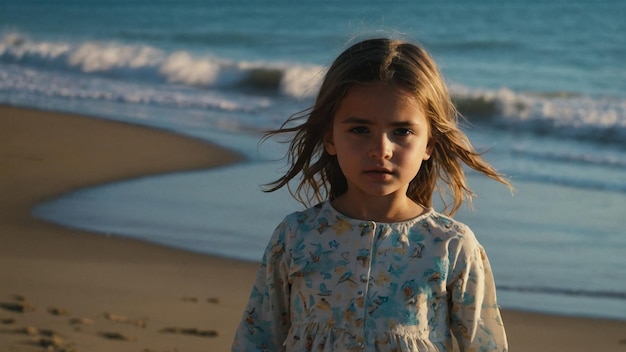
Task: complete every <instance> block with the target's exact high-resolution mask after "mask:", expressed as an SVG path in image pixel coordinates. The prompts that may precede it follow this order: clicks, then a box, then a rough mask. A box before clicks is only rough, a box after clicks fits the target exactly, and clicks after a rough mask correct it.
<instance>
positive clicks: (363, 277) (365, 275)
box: [357, 222, 377, 350]
mask: <svg viewBox="0 0 626 352" xmlns="http://www.w3.org/2000/svg"><path fill="white" fill-rule="evenodd" d="M360 227H361V248H362V249H367V253H368V254H367V257H365V258H360V259H361V260H363V262H364V263H367V265H366V266H364V267H363V268H362V269H361V270H364V272H361V273H360V274H359V276H358V277H359V280H360V282H361V285H360V286H361V293H362V294H361V296H362V297H364V302H363V311H362V314H363V315H362V317H363V323H362V325H361V331H360V332H359V336H358V338H357V340H358V341H359V342H358V343H357V347H358V348H359V349H361V350H363V349H364V348H365V326H366V324H365V321H366V320H367V309H366V307H367V299H368V289H369V278H370V271H371V268H372V261H371V259H372V251H373V250H374V239H375V234H376V231H377V229H376V223H375V222H364V223H361V224H360Z"/></svg>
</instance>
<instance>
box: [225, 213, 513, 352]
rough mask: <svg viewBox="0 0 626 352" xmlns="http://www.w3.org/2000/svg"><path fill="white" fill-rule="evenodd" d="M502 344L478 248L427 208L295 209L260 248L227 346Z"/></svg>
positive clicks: (465, 347) (459, 227) (443, 347)
mask: <svg viewBox="0 0 626 352" xmlns="http://www.w3.org/2000/svg"><path fill="white" fill-rule="evenodd" d="M453 335H454V336H455V337H456V340H457V342H458V345H459V347H460V348H461V350H462V351H506V350H507V341H506V335H505V331H504V327H503V324H502V320H501V317H500V311H499V308H498V305H497V303H496V295H495V285H494V281H493V275H492V273H491V268H490V265H489V261H488V259H487V256H486V254H485V251H484V249H483V247H482V246H481V245H480V244H479V243H478V241H477V240H476V237H475V236H474V234H473V233H472V231H471V230H470V229H469V228H468V227H467V226H465V225H464V224H462V223H460V222H457V221H455V220H453V219H451V218H449V217H446V216H443V215H441V214H439V213H436V212H434V211H433V210H428V211H427V212H426V213H425V214H423V215H421V216H419V217H417V218H415V219H412V220H408V221H404V222H398V223H391V224H387V223H377V222H372V221H362V220H356V219H352V218H349V217H346V216H345V215H343V214H341V213H339V212H338V211H336V210H335V209H334V208H333V207H332V205H331V204H330V203H329V202H324V203H320V204H318V205H316V206H314V207H312V208H309V209H307V210H305V211H303V212H297V213H293V214H291V215H289V216H287V217H286V218H285V220H284V221H283V222H281V224H280V225H279V226H278V227H277V229H276V231H275V232H274V234H273V235H272V238H271V240H270V242H269V244H268V247H267V250H266V251H265V254H264V257H263V261H262V264H261V267H260V269H259V271H258V275H257V279H256V283H255V284H254V287H253V289H252V293H251V296H250V301H249V303H248V305H247V307H246V309H245V312H244V314H243V318H242V321H241V323H240V326H239V328H238V330H237V331H236V336H235V341H234V343H233V348H232V350H233V351H283V350H285V351H362V350H366V351H451V350H452V346H453V341H452V338H453V337H452V336H453Z"/></svg>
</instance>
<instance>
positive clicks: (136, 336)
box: [0, 106, 626, 352]
mask: <svg viewBox="0 0 626 352" xmlns="http://www.w3.org/2000/svg"><path fill="white" fill-rule="evenodd" d="M242 160H243V158H242V156H241V155H238V154H236V153H233V152H232V151H229V150H226V149H224V148H221V147H217V146H214V145H211V144H209V143H207V142H204V141H200V140H196V139H192V138H190V137H185V136H181V135H177V134H174V133H172V132H168V131H163V130H158V129H153V128H149V127H143V126H138V125H132V124H127V123H122V122H113V121H109V120H104V119H98V118H91V117H83V116H78V115H71V114H66V113H55V112H45V111H38V110H32V109H25V108H15V107H9V106H0V167H1V168H2V172H1V173H0V195H1V197H0V241H1V242H0V243H1V245H0V307H1V308H3V309H0V350H9V351H18V352H21V351H42V350H44V348H43V347H42V343H43V342H41V341H44V340H45V339H53V336H57V337H58V338H59V339H61V341H63V343H64V344H65V345H66V346H70V347H71V346H73V347H74V348H75V350H76V351H94V352H98V351H153V352H156V351H178V350H180V351H205V350H209V351H226V350H229V346H230V343H231V340H232V336H233V332H234V328H235V327H236V325H237V324H238V322H239V318H240V316H241V313H242V311H243V308H244V306H245V303H246V302H247V298H248V294H249V290H250V288H251V285H252V281H253V279H254V274H255V271H256V267H257V264H256V263H250V262H243V261H239V260H233V259H227V258H221V257H214V256H208V255H203V254H196V253H192V252H187V251H182V250H178V249H174V248H169V247H164V246H160V245H156V244H151V243H148V242H143V241H139V240H133V239H128V238H122V237H116V236H105V235H100V234H93V233H89V232H85V231H80V230H75V229H69V228H64V227H60V226H58V225H54V224H51V223H47V222H44V221H41V220H38V219H35V218H33V217H32V216H31V209H32V207H33V206H35V205H36V204H38V203H40V202H42V201H45V200H47V199H51V198H55V197H58V196H60V195H62V194H65V193H67V192H69V191H73V190H76V189H79V188H83V187H88V186H95V185H100V184H105V183H110V182H115V181H121V180H126V179H131V178H138V177H144V176H148V175H155V174H162V173H168V172H176V171H186V170H199V169H208V168H212V167H219V166H222V165H226V164H229V163H235V162H239V161H242ZM20 306H21V307H22V310H25V312H18V311H15V310H11V309H8V308H10V307H13V308H16V309H17V310H19V309H18V308H17V307H20ZM31 307H32V308H34V311H30V308H31ZM502 315H503V319H504V322H505V326H506V328H507V333H508V337H509V344H510V349H511V350H512V351H554V350H563V351H588V350H600V351H626V321H613V320H608V319H593V318H578V317H564V316H557V315H549V314H542V313H531V312H520V311H514V310H507V309H504V310H503V313H502ZM46 333H49V334H46ZM51 336H52V337H51ZM53 350H54V349H53ZM58 350H60V349H58Z"/></svg>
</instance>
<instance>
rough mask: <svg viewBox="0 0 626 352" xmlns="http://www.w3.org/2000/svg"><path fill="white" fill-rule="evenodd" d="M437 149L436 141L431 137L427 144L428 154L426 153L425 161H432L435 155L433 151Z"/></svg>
mask: <svg viewBox="0 0 626 352" xmlns="http://www.w3.org/2000/svg"><path fill="white" fill-rule="evenodd" d="M434 149H435V139H434V138H433V137H430V138H429V139H428V144H426V152H424V160H428V159H430V157H431V156H432V155H433V150H434Z"/></svg>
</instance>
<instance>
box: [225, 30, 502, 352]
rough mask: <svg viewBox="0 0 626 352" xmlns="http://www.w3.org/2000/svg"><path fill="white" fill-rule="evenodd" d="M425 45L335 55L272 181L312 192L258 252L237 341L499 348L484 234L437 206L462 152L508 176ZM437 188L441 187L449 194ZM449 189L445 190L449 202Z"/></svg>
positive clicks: (291, 347) (333, 347)
mask: <svg viewBox="0 0 626 352" xmlns="http://www.w3.org/2000/svg"><path fill="white" fill-rule="evenodd" d="M457 115H458V114H457V112H456V110H455V108H454V106H453V105H452V103H451V100H450V96H449V94H448V91H447V89H446V86H445V84H444V82H443V79H442V77H441V75H440V73H439V72H438V69H437V67H436V65H435V63H434V62H433V60H432V59H431V58H430V56H429V55H428V54H427V53H426V52H425V51H424V50H423V49H421V48H420V47H418V46H416V45H414V44H411V43H406V42H402V41H397V40H390V39H371V40H365V41H362V42H359V43H357V44H355V45H353V46H352V47H350V48H349V49H347V50H346V51H345V52H343V53H342V54H341V55H339V57H338V58H337V59H336V60H335V61H334V63H333V64H332V66H331V67H330V69H329V71H328V72H327V73H326V76H325V78H324V81H323V83H322V86H321V88H320V91H319V94H318V96H317V100H316V102H315V105H314V106H313V107H312V108H311V109H310V110H307V111H306V112H303V113H301V114H297V115H294V116H292V117H291V118H290V119H289V120H287V122H286V123H285V124H284V125H283V126H282V127H281V128H280V129H279V130H276V131H272V132H270V133H269V134H268V136H273V135H276V134H280V133H290V134H294V135H293V139H292V140H291V144H290V150H289V154H288V158H289V161H290V163H291V166H290V169H289V170H288V172H287V173H286V174H285V175H284V176H282V177H281V178H279V179H278V180H277V181H275V182H274V183H272V184H271V185H270V186H271V188H270V189H269V190H268V191H274V190H277V189H279V188H281V187H283V186H285V185H287V186H288V187H289V182H290V181H291V180H292V179H294V178H296V177H297V176H299V177H301V178H300V183H299V185H298V188H297V190H295V191H293V192H292V194H293V195H294V196H295V197H297V199H299V200H300V201H301V202H303V203H305V204H309V203H310V202H312V201H321V203H319V204H317V205H315V206H313V207H311V208H309V209H306V210H304V211H301V212H296V213H293V214H291V215H288V216H287V217H286V218H285V219H284V220H283V222H281V223H280V225H278V228H277V229H276V231H275V232H274V234H273V235H272V237H271V240H270V242H269V245H268V246H267V250H266V251H265V255H264V256H263V261H262V264H261V267H260V269H259V271H258V275H257V280H256V283H255V284H254V287H253V289H252V294H251V296H250V301H249V303H248V306H247V307H246V309H245V312H244V314H243V318H242V320H241V323H240V326H239V328H238V330H237V331H236V336H235V340H234V344H233V348H232V349H233V351H284V350H286V351H361V350H366V351H451V350H452V346H453V340H452V336H453V335H454V337H455V338H456V340H457V342H458V345H459V347H460V349H461V350H462V351H506V350H507V341H506V335H505V332H504V327H503V324H502V320H501V318H500V312H499V309H498V305H497V303H496V293H495V285H494V281H493V275H492V273H491V268H490V266H489V261H488V260H487V256H486V255H485V251H484V250H483V247H482V246H481V245H480V244H479V243H478V241H477V240H476V237H474V234H473V233H472V231H471V230H470V229H469V228H468V227H467V226H466V225H464V224H462V223H460V222H457V221H455V220H453V219H451V218H450V217H448V216H446V215H442V214H440V213H437V212H435V211H434V210H433V209H432V208H431V206H432V196H433V193H434V192H435V190H436V189H440V190H441V186H442V185H443V186H445V187H443V188H444V189H445V188H447V189H448V191H449V192H450V194H449V197H451V200H452V203H451V204H448V205H446V208H445V210H446V211H447V213H448V214H450V215H451V214H454V212H455V211H456V210H457V209H458V208H459V207H460V206H461V204H462V203H463V202H464V201H465V200H471V197H472V196H473V193H472V192H471V191H470V189H469V188H468V186H467V184H466V182H465V175H464V172H463V169H462V163H464V164H466V165H467V166H469V167H470V168H472V169H474V170H477V171H478V172H480V173H483V174H485V175H486V176H488V177H490V178H492V179H495V180H497V181H499V182H502V183H504V184H506V185H507V186H509V187H510V185H509V183H508V182H507V181H506V180H505V179H504V178H502V177H501V175H500V174H498V173H497V172H496V171H495V170H494V169H493V168H492V167H491V166H490V165H489V164H488V163H486V162H485V161H484V160H483V159H482V158H481V156H480V155H479V154H478V153H477V152H476V151H475V150H474V149H473V147H472V146H471V144H470V143H469V141H468V139H467V137H466V136H465V134H464V133H463V132H461V130H460V129H459V128H458V126H457ZM446 194H447V193H446V192H445V191H444V192H443V194H442V198H444V199H445V198H446ZM444 203H445V202H444Z"/></svg>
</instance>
